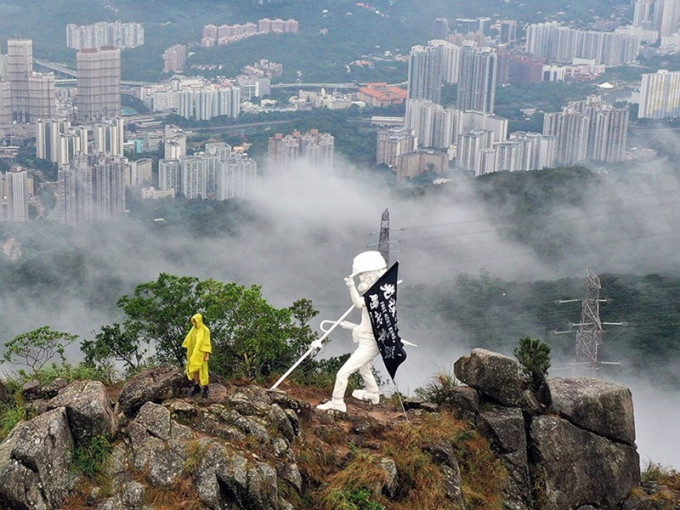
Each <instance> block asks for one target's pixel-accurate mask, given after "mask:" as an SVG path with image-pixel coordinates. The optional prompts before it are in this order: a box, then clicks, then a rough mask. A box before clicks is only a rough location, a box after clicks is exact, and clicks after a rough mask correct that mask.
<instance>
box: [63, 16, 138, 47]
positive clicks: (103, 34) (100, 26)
mask: <svg viewBox="0 0 680 510" xmlns="http://www.w3.org/2000/svg"><path fill="white" fill-rule="evenodd" d="M143 44H144V26H143V25H142V24H141V23H122V22H120V21H114V22H112V23H109V22H105V21H101V22H99V23H95V24H94V25H76V24H75V23H69V24H68V25H66V46H67V47H68V48H73V49H74V50H82V49H83V48H103V47H104V46H110V47H113V48H120V49H122V48H136V47H137V46H141V45H143Z"/></svg>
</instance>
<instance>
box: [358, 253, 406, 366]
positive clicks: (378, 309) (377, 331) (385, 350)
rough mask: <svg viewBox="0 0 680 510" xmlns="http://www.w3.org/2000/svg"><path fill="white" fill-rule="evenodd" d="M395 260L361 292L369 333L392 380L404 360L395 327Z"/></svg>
mask: <svg viewBox="0 0 680 510" xmlns="http://www.w3.org/2000/svg"><path fill="white" fill-rule="evenodd" d="M398 271H399V262H395V263H394V265H393V266H392V267H391V268H389V269H388V270H387V272H386V273H385V274H384V275H382V276H381V277H380V279H379V280H378V281H377V282H375V283H374V284H373V285H372V286H371V288H370V289H368V290H367V291H366V292H365V293H364V296H363V297H364V303H366V310H368V315H369V317H370V318H371V326H372V328H373V336H374V337H375V341H376V342H377V343H378V349H379V350H380V355H381V356H382V359H383V362H384V363H385V368H387V372H388V373H389V374H390V377H391V378H392V379H394V374H395V373H396V372H397V368H399V365H401V364H402V363H403V362H404V361H405V360H406V351H405V350H404V346H403V345H402V343H401V338H400V337H399V328H398V327H397V272H398Z"/></svg>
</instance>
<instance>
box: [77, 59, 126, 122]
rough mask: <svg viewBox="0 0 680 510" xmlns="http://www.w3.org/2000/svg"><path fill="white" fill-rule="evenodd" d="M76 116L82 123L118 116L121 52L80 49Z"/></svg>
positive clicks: (119, 108) (119, 110)
mask: <svg viewBox="0 0 680 510" xmlns="http://www.w3.org/2000/svg"><path fill="white" fill-rule="evenodd" d="M76 72H77V87H78V90H77V97H76V104H77V107H78V109H77V116H78V118H79V119H80V120H82V121H84V122H88V121H99V120H101V119H103V118H114V117H119V116H120V113H121V103H120V79H121V74H120V73H121V69H120V49H118V48H113V47H110V46H109V47H103V48H101V49H92V48H87V49H82V50H80V51H79V52H78V54H77V56H76Z"/></svg>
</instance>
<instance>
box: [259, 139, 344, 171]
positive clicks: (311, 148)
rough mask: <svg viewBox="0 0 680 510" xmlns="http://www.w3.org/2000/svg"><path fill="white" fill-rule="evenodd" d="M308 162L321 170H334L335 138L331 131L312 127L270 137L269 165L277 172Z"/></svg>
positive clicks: (289, 169)
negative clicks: (324, 131)
mask: <svg viewBox="0 0 680 510" xmlns="http://www.w3.org/2000/svg"><path fill="white" fill-rule="evenodd" d="M303 163H304V164H308V165H310V166H312V167H314V168H318V169H319V170H320V171H321V172H327V173H328V172H332V171H333V168H334V163H335V138H334V137H333V135H331V134H330V133H321V132H319V130H318V129H311V130H310V131H307V132H306V133H300V132H299V131H293V132H292V133H289V134H286V135H284V134H283V133H276V134H275V135H274V136H270V137H269V142H268V165H269V167H270V168H271V169H276V171H277V172H284V173H286V172H290V171H291V169H293V168H295V166H296V165H300V164H303Z"/></svg>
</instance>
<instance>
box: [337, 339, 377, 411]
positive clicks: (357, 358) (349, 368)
mask: <svg viewBox="0 0 680 510" xmlns="http://www.w3.org/2000/svg"><path fill="white" fill-rule="evenodd" d="M373 343H374V344H375V342H373ZM376 349H377V348H376ZM374 357H375V354H374V352H373V349H371V347H370V346H367V345H363V344H362V343H359V347H357V349H356V350H355V351H354V352H353V353H352V355H351V356H350V357H349V358H348V359H347V361H345V364H344V365H342V367H341V368H340V370H338V373H337V375H336V376H335V387H334V388H333V400H336V401H340V400H343V399H344V398H345V391H346V390H347V381H348V379H349V376H350V375H352V374H353V373H354V372H357V371H359V370H360V369H361V367H363V366H364V365H365V364H366V363H367V362H370V361H372V360H373V358H374ZM376 387H377V385H376Z"/></svg>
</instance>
